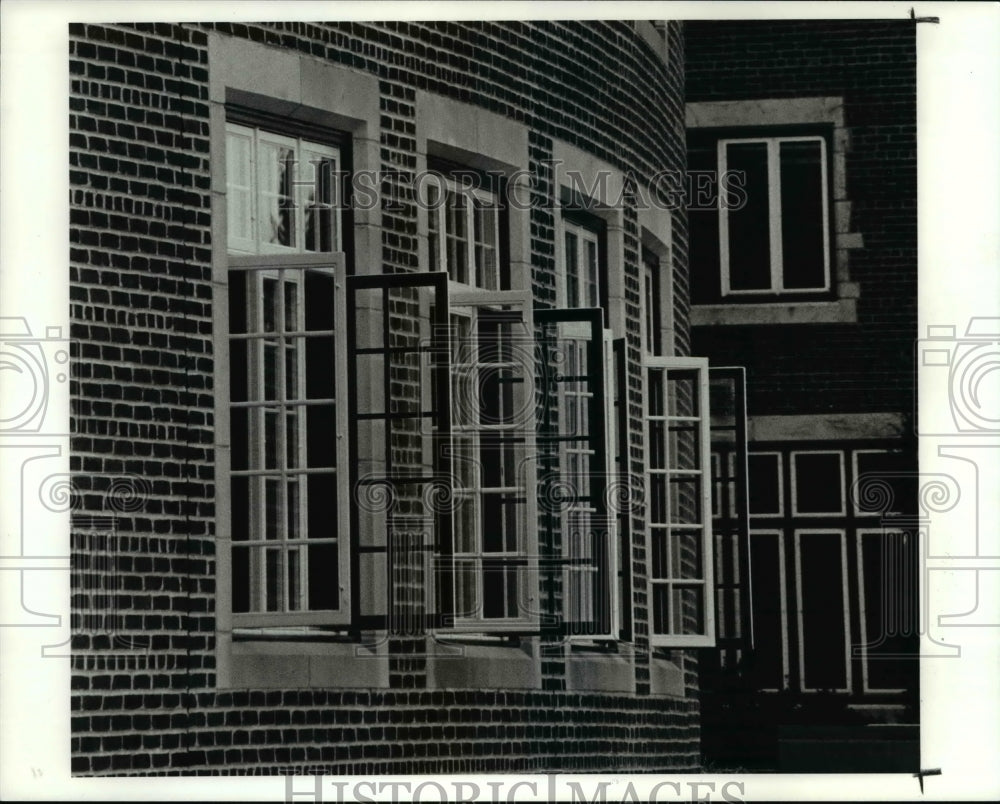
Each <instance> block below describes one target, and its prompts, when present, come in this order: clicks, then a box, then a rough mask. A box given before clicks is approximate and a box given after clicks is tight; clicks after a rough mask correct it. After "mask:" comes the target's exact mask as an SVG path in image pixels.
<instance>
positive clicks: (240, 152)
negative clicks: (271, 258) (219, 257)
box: [226, 123, 341, 254]
mask: <svg viewBox="0 0 1000 804" xmlns="http://www.w3.org/2000/svg"><path fill="white" fill-rule="evenodd" d="M339 182H340V152H339V150H338V149H337V148H334V147H332V146H330V145H326V144H323V143H319V142H312V141H309V140H306V139H302V138H301V137H288V136H283V135H280V134H274V133H272V132H269V131H264V130H262V129H259V128H252V127H249V126H242V125H237V124H236V123H227V124H226V209H227V217H228V221H227V229H228V241H229V242H228V249H229V252H230V253H243V254H290V253H294V252H332V251H340V248H341V246H340V228H341V227H340V220H339V218H340V207H341V204H340V193H339V186H340V185H339Z"/></svg>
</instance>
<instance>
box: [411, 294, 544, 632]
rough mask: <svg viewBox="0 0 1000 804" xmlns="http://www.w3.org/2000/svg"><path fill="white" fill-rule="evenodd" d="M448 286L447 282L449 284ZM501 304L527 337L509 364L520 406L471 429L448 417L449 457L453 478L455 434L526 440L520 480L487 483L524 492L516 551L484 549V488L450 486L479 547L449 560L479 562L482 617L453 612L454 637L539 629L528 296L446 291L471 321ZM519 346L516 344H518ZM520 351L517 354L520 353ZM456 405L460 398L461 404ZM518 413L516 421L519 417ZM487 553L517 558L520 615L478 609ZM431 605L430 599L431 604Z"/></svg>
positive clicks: (518, 463) (519, 458)
mask: <svg viewBox="0 0 1000 804" xmlns="http://www.w3.org/2000/svg"><path fill="white" fill-rule="evenodd" d="M449 287H450V288H451V283H449ZM457 287H459V288H463V286H461V285H458V286H457ZM501 305H502V306H504V307H506V308H508V309H515V308H517V309H519V310H520V316H521V321H522V327H523V330H524V333H525V335H526V337H528V338H530V341H527V342H525V343H522V344H517V343H514V344H513V349H514V353H513V358H515V359H512V361H511V363H510V365H516V366H518V368H519V369H520V370H521V372H522V374H521V376H522V378H523V385H522V388H521V390H520V391H519V392H517V393H516V394H515V397H520V400H519V401H520V405H519V404H518V400H515V402H514V411H513V412H514V413H515V414H516V415H515V419H514V421H513V422H512V423H509V424H496V425H485V426H484V425H482V424H480V425H479V426H478V427H473V426H472V425H469V427H468V428H466V427H464V426H463V425H462V424H461V423H460V422H461V419H460V417H456V416H455V415H453V416H452V447H451V450H452V455H453V456H454V459H455V461H456V465H455V467H454V473H455V475H456V476H458V475H459V468H458V466H457V460H459V458H460V456H458V455H457V451H456V449H455V447H454V441H455V436H456V435H457V434H459V433H462V432H463V431H464V432H469V433H471V434H472V442H473V449H474V450H478V445H479V438H478V436H477V435H476V432H477V431H478V432H482V431H485V430H490V431H503V432H511V433H516V434H517V435H518V436H519V437H521V438H523V439H524V441H523V443H522V445H521V446H520V447H517V448H516V452H517V453H518V454H517V455H516V458H515V472H516V475H517V478H518V481H519V482H518V483H517V484H516V485H515V486H505V487H495V488H494V487H490V488H489V492H490V493H504V494H507V493H512V494H519V495H523V497H524V503H523V504H521V505H519V506H518V507H519V509H520V516H519V517H518V520H517V523H516V526H517V549H516V550H515V551H513V552H499V553H487V552H486V551H485V550H484V549H483V534H482V518H481V504H482V499H481V497H482V493H483V491H484V489H483V488H482V487H480V486H479V485H478V483H477V485H476V486H475V487H473V488H472V489H470V490H463V491H455V489H454V487H453V489H452V493H453V496H454V497H455V499H456V502H459V501H460V500H463V501H464V502H459V506H460V505H461V504H468V502H472V503H473V504H474V505H475V506H476V507H475V514H474V519H473V521H474V523H475V529H476V532H475V535H474V537H473V539H474V541H475V543H476V545H478V549H477V550H473V551H471V552H470V551H466V552H459V551H458V550H457V549H453V552H452V561H453V562H455V561H462V560H464V561H467V562H470V563H472V564H475V565H477V566H478V570H477V571H476V573H475V578H476V583H477V587H476V588H477V599H478V601H479V611H480V616H461V615H459V614H456V616H455V618H454V622H452V623H451V624H449V625H447V626H445V627H443V628H442V629H441V630H440V634H441V635H442V636H446V637H447V636H452V635H455V634H497V633H504V632H511V631H513V632H524V631H534V630H537V628H538V624H539V612H540V609H539V606H538V589H539V587H538V562H537V556H538V511H537V499H536V495H535V494H534V488H535V478H536V477H537V461H536V454H535V443H534V433H535V426H536V425H535V382H534V379H535V374H534V372H535V366H534V323H533V318H532V309H533V307H532V298H531V293H530V292H529V291H500V290H497V291H482V290H480V291H473V290H469V289H468V288H463V289H462V290H451V289H450V290H449V317H451V316H455V315H461V316H465V317H469V318H470V320H472V321H475V317H476V310H477V308H483V307H491V306H494V307H496V306H501ZM518 347H520V348H518ZM518 352H519V354H518ZM517 357H521V358H522V361H521V362H518V361H517V360H516V358H517ZM469 365H472V364H465V366H464V368H468V366H469ZM474 365H475V366H476V367H477V371H478V370H479V369H481V368H482V367H484V366H485V367H487V368H489V367H492V368H503V367H505V366H507V365H508V364H505V363H496V364H482V363H479V362H478V361H476V362H475V363H474ZM457 368H458V369H459V370H462V369H463V366H462V365H459V366H457ZM450 370H451V372H452V377H453V378H454V376H455V370H456V365H455V363H454V362H452V363H451V368H450ZM451 388H452V406H453V410H454V406H455V404H456V402H457V398H459V394H458V393H457V389H456V386H455V381H454V379H453V380H452V384H451ZM476 393H477V398H478V385H476ZM459 404H460V402H459ZM517 415H520V417H521V418H520V419H518V418H517ZM459 506H456V512H455V514H454V515H453V523H454V524H453V540H454V545H455V546H456V547H457V545H458V543H459V541H460V538H459V535H458V528H459V516H460V514H461V511H460V507H459ZM486 556H499V557H500V558H512V559H515V560H517V561H518V562H519V566H521V567H523V570H522V572H521V573H520V574H519V581H518V583H519V590H518V591H519V597H518V602H519V606H520V615H521V616H514V617H502V618H500V617H489V618H487V617H485V616H482V615H481V612H482V607H483V603H484V588H483V573H482V561H483V559H484V558H485V557H486ZM452 571H453V572H455V575H454V576H453V584H452V585H453V589H454V595H455V597H456V601H457V597H458V587H459V580H458V577H457V572H458V571H457V568H456V567H455V564H454V563H453V565H452ZM428 590H429V598H428V600H429V601H431V602H433V601H434V600H436V592H435V590H434V589H433V584H429V585H428ZM432 605H433V603H432Z"/></svg>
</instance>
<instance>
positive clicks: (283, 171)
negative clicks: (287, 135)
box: [257, 142, 296, 247]
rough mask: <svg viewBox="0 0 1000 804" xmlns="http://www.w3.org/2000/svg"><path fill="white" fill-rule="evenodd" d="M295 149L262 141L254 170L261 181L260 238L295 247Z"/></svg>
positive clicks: (275, 243) (267, 241) (272, 242)
mask: <svg viewBox="0 0 1000 804" xmlns="http://www.w3.org/2000/svg"><path fill="white" fill-rule="evenodd" d="M294 169H295V152H294V151H293V150H292V149H291V148H289V147H287V146H284V145H277V144H274V143H270V142H261V143H260V145H259V148H258V160H257V173H258V178H259V180H260V185H261V186H260V191H261V192H260V205H261V208H260V214H259V217H258V220H259V222H260V225H261V226H262V227H263V230H262V231H261V233H260V234H261V240H262V241H263V242H265V243H271V244H274V245H280V246H289V247H291V246H295V245H296V243H295V202H294V200H293V195H292V187H293V184H292V181H293V171H294Z"/></svg>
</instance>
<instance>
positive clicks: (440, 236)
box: [423, 175, 505, 290]
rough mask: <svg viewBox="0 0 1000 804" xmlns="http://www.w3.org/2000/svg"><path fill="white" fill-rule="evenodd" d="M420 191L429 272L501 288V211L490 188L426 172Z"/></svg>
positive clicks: (481, 286) (474, 285) (468, 282)
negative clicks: (425, 230) (425, 220)
mask: <svg viewBox="0 0 1000 804" xmlns="http://www.w3.org/2000/svg"><path fill="white" fill-rule="evenodd" d="M477 183H478V182H477ZM423 192H424V194H425V201H426V203H427V243H428V251H429V255H430V267H431V270H432V271H445V272H447V274H448V278H449V279H450V280H451V281H452V282H458V283H460V284H463V285H469V286H471V287H474V288H480V289H482V290H500V289H501V288H502V287H503V286H504V284H505V283H504V282H503V279H502V277H501V268H502V266H501V255H500V218H501V210H500V207H499V204H498V202H497V193H496V191H495V189H493V188H490V187H474V186H467V185H465V184H462V183H460V182H459V181H457V180H456V179H452V178H448V177H446V176H443V175H430V176H427V177H426V180H425V182H424V185H423Z"/></svg>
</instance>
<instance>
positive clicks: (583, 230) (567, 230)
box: [563, 221, 601, 307]
mask: <svg viewBox="0 0 1000 804" xmlns="http://www.w3.org/2000/svg"><path fill="white" fill-rule="evenodd" d="M563 248H564V252H563V254H564V259H565V262H564V271H565V275H564V279H565V289H566V305H565V306H566V307H600V306H601V287H600V276H601V271H600V256H599V255H600V249H599V240H598V234H597V232H596V231H594V230H593V229H590V228H587V227H584V226H581V225H579V224H576V223H571V222H569V221H564V222H563Z"/></svg>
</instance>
